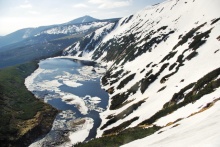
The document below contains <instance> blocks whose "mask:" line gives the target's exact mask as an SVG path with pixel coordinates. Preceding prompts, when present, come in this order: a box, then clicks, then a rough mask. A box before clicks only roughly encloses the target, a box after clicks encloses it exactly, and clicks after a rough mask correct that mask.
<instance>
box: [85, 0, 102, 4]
mask: <svg viewBox="0 0 220 147" xmlns="http://www.w3.org/2000/svg"><path fill="white" fill-rule="evenodd" d="M88 2H89V3H93V4H102V3H105V2H106V0H89V1H88Z"/></svg>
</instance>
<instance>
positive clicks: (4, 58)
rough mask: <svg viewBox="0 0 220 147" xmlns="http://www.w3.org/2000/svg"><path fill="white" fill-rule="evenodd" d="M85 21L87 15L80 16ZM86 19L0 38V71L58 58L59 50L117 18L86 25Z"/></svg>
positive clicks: (27, 30)
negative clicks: (39, 60)
mask: <svg viewBox="0 0 220 147" xmlns="http://www.w3.org/2000/svg"><path fill="white" fill-rule="evenodd" d="M87 18H88V16H87V17H84V19H82V21H83V20H85V19H87ZM87 20H88V19H87ZM87 20H85V21H83V23H76V24H66V23H64V24H60V25H50V26H42V27H38V28H26V29H21V30H18V31H16V32H14V33H11V34H9V35H6V36H3V37H2V38H0V68H4V67H7V66H12V65H15V64H19V63H24V62H27V61H31V60H35V59H41V58H45V57H51V56H54V55H61V51H62V50H63V49H65V48H66V47H68V46H69V45H71V44H72V43H74V42H76V41H78V40H80V39H81V38H83V37H84V36H86V35H88V34H90V33H91V32H94V31H95V30H97V29H99V28H101V27H104V26H106V25H109V24H111V25H114V24H115V22H117V21H118V19H107V20H97V19H93V20H96V21H93V22H87ZM90 20H91V19H90ZM75 22H77V21H75ZM78 22H79V21H78Z"/></svg>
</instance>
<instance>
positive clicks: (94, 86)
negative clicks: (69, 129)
mask: <svg viewBox="0 0 220 147" xmlns="http://www.w3.org/2000/svg"><path fill="white" fill-rule="evenodd" d="M85 66H92V67H97V65H96V63H95V62H90V61H80V60H75V59H65V58H52V59H46V60H44V61H41V62H40V63H39V67H40V68H41V69H45V70H52V71H53V72H48V73H44V74H39V75H38V76H37V77H36V78H35V81H36V82H39V81H45V80H49V81H52V80H54V79H55V77H56V76H60V75H63V73H64V72H68V73H70V74H71V75H80V73H79V72H78V70H79V69H82V68H83V67H85ZM94 74H96V73H94ZM59 82H60V83H62V80H59ZM77 83H80V84H82V85H81V86H79V87H69V86H67V85H65V84H62V85H61V86H59V89H60V90H61V91H62V92H64V93H71V94H74V95H76V96H79V97H82V98H83V97H85V96H87V95H89V96H91V97H99V98H101V102H100V103H99V104H97V106H98V107H101V108H103V109H106V107H107V104H108V94H107V93H106V92H105V91H104V90H103V89H101V86H100V77H97V78H92V79H89V80H88V78H87V79H86V80H83V79H80V80H78V81H77ZM34 93H35V94H37V95H38V96H40V97H42V98H43V97H44V96H46V95H48V94H56V92H55V91H49V90H43V91H37V90H36V91H34ZM47 102H48V103H49V104H51V105H52V106H53V107H55V108H57V109H59V110H72V111H73V112H74V113H75V115H74V116H75V117H76V118H83V117H90V118H92V119H93V120H94V126H93V128H92V129H91V131H90V133H89V136H88V137H87V139H86V140H89V139H91V138H94V137H95V136H96V130H97V128H98V127H99V125H100V123H101V119H100V117H99V112H97V111H95V110H91V111H89V112H88V114H86V115H83V114H82V113H81V112H80V111H79V110H78V108H77V107H76V106H74V105H71V104H67V103H66V102H65V101H62V99H61V97H59V96H55V97H54V98H52V99H50V100H48V101H47Z"/></svg>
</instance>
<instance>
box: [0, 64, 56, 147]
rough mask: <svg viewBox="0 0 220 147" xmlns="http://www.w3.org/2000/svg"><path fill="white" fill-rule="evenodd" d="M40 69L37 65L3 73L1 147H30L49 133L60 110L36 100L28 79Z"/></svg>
mask: <svg viewBox="0 0 220 147" xmlns="http://www.w3.org/2000/svg"><path fill="white" fill-rule="evenodd" d="M36 68H37V63H36V62H31V63H26V64H22V65H18V66H14V67H9V68H5V69H1V70H0V107H1V109H0V118H1V119H0V142H1V146H27V145H28V144H30V143H31V142H32V141H33V140H35V139H36V138H37V137H39V136H40V135H42V134H45V133H47V132H48V131H49V130H50V128H51V126H52V122H53V120H54V117H55V116H56V114H57V110H56V109H54V108H53V107H51V106H50V105H48V104H45V103H43V101H41V100H39V99H36V98H35V97H34V95H33V94H32V93H31V92H29V91H28V90H27V89H26V87H25V85H24V80H25V78H26V77H27V76H28V75H30V74H31V73H32V72H33V71H34V70H35V69H36Z"/></svg>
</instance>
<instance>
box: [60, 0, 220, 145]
mask: <svg viewBox="0 0 220 147" xmlns="http://www.w3.org/2000/svg"><path fill="white" fill-rule="evenodd" d="M219 5H220V1H218V0H212V1H207V0H188V1H187V0H167V1H165V2H163V3H161V4H157V5H154V6H150V7H146V8H145V9H143V10H141V11H139V12H137V13H136V14H134V15H131V16H128V17H125V18H122V19H121V20H120V21H119V22H118V23H117V24H115V25H113V24H110V25H107V26H105V27H102V28H100V29H98V30H96V31H95V32H93V33H91V34H89V35H87V36H86V37H84V39H83V40H81V41H79V42H77V43H75V44H73V45H72V46H70V47H68V48H66V49H65V50H64V52H63V54H64V55H71V56H81V57H86V58H89V59H93V60H96V61H98V62H100V63H102V64H106V65H107V68H108V71H107V72H106V75H105V76H104V77H103V78H102V85H103V88H104V89H106V91H108V92H109V95H110V101H109V107H108V109H107V110H106V111H105V112H103V113H102V114H101V118H102V124H101V126H100V128H99V129H98V134H97V137H101V136H111V137H112V136H115V135H117V134H118V136H122V134H123V132H132V131H133V132H135V129H136V130H139V129H143V130H146V129H154V130H155V133H154V134H153V135H150V136H148V137H145V136H147V135H145V136H144V135H143V136H139V137H137V138H133V139H131V138H132V134H131V135H130V136H127V138H124V139H121V142H120V141H119V142H120V143H119V142H117V143H118V144H117V145H122V144H125V143H128V142H131V141H132V140H136V139H138V138H143V139H141V140H137V141H135V142H131V143H130V144H126V145H127V146H134V145H135V144H139V145H140V146H146V145H149V146H150V145H151V146H152V145H161V144H163V145H164V146H168V145H174V144H177V145H180V146H183V145H184V146H185V145H186V144H187V145H205V144H206V145H219V141H218V138H219V136H220V133H219V132H220V130H219V127H218V126H219V125H220V124H219V116H220V111H219V106H220V102H219V100H220V88H219V87H220V60H219V59H220V33H219V32H220V13H219V12H220V11H219V9H218V6H219ZM155 127H156V128H155ZM153 132H154V131H152V133H153ZM124 134H125V133H124ZM133 136H134V135H133ZM192 136H193V138H192ZM115 137H117V136H115ZM129 137H130V138H129ZM118 138H119V137H118ZM104 139H105V138H104ZM104 139H103V140H104ZM100 142H101V139H100ZM115 143H116V142H115ZM126 145H125V146H126Z"/></svg>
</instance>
